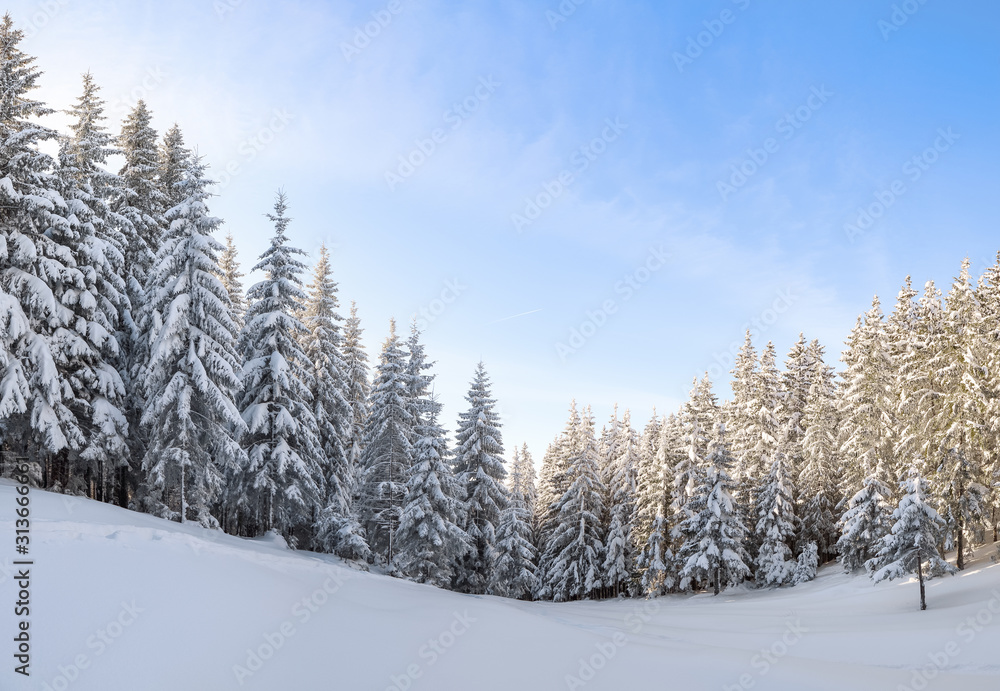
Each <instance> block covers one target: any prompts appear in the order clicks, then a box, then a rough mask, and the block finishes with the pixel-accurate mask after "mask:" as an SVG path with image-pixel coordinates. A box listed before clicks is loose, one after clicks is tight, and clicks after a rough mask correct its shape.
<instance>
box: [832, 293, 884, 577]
mask: <svg viewBox="0 0 1000 691" xmlns="http://www.w3.org/2000/svg"><path fill="white" fill-rule="evenodd" d="M841 360H842V361H843V362H844V363H846V365H847V368H846V370H845V371H844V373H843V375H842V376H843V386H842V387H841V391H840V395H839V396H838V409H839V411H840V420H841V427H840V454H841V456H842V458H843V467H844V469H845V472H844V473H843V479H842V484H841V487H842V488H843V492H844V495H845V496H847V497H850V500H849V503H848V506H847V508H846V511H845V513H844V514H843V516H842V517H841V519H840V523H841V525H842V526H843V527H842V530H841V536H840V538H839V539H838V541H837V546H838V549H839V552H840V558H841V563H842V564H843V566H844V569H845V570H847V571H853V570H854V569H856V568H858V567H860V566H861V565H862V564H864V563H865V562H866V561H867V560H868V559H869V558H870V557H871V556H872V550H873V549H874V546H875V544H876V543H877V541H878V540H880V539H881V538H882V536H884V535H885V534H886V533H887V532H888V531H889V527H890V525H891V520H890V514H891V505H890V503H891V501H892V491H891V489H890V488H889V482H890V481H891V477H892V473H893V466H894V458H895V457H894V454H893V445H894V444H893V430H894V429H897V426H896V420H895V417H894V411H895V410H896V408H897V405H896V402H895V401H894V400H893V398H892V393H891V391H892V383H893V382H892V375H891V373H890V369H889V367H890V363H889V349H888V348H887V344H886V335H885V323H884V321H883V319H882V310H881V307H880V305H879V300H878V297H875V299H874V300H873V301H872V307H871V309H870V310H869V311H868V312H867V313H866V314H865V315H864V316H863V317H858V321H857V323H856V324H855V326H854V329H853V330H852V331H851V334H850V336H849V337H848V339H847V349H846V350H845V351H844V353H843V354H842V356H841Z"/></svg>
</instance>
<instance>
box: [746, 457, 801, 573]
mask: <svg viewBox="0 0 1000 691" xmlns="http://www.w3.org/2000/svg"><path fill="white" fill-rule="evenodd" d="M788 466H789V464H788V457H787V456H785V454H784V453H783V452H781V451H777V452H776V453H775V454H774V456H773V460H772V461H771V469H770V472H769V473H768V475H767V478H766V479H765V480H764V482H763V483H762V484H761V487H760V489H759V490H758V492H757V516H758V520H757V528H756V535H757V544H758V545H759V547H758V550H757V559H756V569H755V576H756V579H757V584H758V585H761V586H763V587H768V588H773V587H776V586H782V585H787V584H789V583H791V582H792V578H793V577H794V574H795V560H794V558H793V554H792V549H791V544H792V541H793V539H794V537H795V503H794V502H795V487H794V484H793V482H792V478H791V474H790V470H791V469H790V468H789V467H788Z"/></svg>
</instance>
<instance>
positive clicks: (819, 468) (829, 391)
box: [798, 340, 841, 561]
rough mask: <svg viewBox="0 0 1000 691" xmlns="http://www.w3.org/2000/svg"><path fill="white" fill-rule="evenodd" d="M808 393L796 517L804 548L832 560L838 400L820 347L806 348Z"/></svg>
mask: <svg viewBox="0 0 1000 691" xmlns="http://www.w3.org/2000/svg"><path fill="white" fill-rule="evenodd" d="M809 350H810V363H811V366H812V368H813V371H812V373H811V374H810V385H809V392H808V393H807V394H806V405H805V410H804V412H803V415H802V420H803V423H802V426H803V428H804V434H803V436H802V468H801V470H800V471H799V476H798V491H799V506H800V510H799V515H800V516H801V518H802V530H801V533H800V535H799V539H800V542H801V543H802V544H803V545H808V544H810V543H813V544H815V545H816V548H817V556H818V559H820V560H821V561H827V560H829V559H831V558H833V556H834V554H835V546H836V542H837V538H838V537H839V535H838V529H837V528H838V526H837V520H838V518H839V514H838V513H837V506H838V505H839V504H840V501H841V496H840V493H839V492H838V489H837V487H838V482H837V480H838V476H839V463H838V456H837V420H838V413H837V399H836V386H835V384H834V373H833V368H832V367H830V366H829V365H827V364H825V363H824V362H823V346H821V345H820V344H819V341H815V340H814V341H812V342H811V343H810V344H809Z"/></svg>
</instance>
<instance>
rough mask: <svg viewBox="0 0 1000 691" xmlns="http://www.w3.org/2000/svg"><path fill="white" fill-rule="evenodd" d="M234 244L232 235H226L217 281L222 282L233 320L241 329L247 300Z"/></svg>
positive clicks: (220, 256)
mask: <svg viewBox="0 0 1000 691" xmlns="http://www.w3.org/2000/svg"><path fill="white" fill-rule="evenodd" d="M237 254H238V253H237V251H236V243H235V242H233V234H232V233H229V234H227V235H226V242H225V247H224V248H223V250H222V254H221V255H219V280H221V281H222V285H223V287H224V288H225V289H226V293H228V294H229V304H231V305H232V306H233V318H235V319H236V323H237V324H238V325H239V327H240V328H241V329H242V328H243V322H244V319H245V317H246V311H247V300H246V293H245V292H244V290H243V280H242V279H243V277H244V275H245V274H243V272H242V271H240V263H239V259H238V258H237Z"/></svg>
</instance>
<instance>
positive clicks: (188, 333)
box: [139, 159, 246, 527]
mask: <svg viewBox="0 0 1000 691" xmlns="http://www.w3.org/2000/svg"><path fill="white" fill-rule="evenodd" d="M204 170H205V166H204V165H202V164H201V163H200V161H198V160H197V159H194V160H191V161H189V162H188V171H187V174H186V176H185V178H183V179H182V180H179V181H177V182H176V183H175V184H176V186H177V188H178V192H179V193H181V194H183V195H184V201H183V202H181V203H180V204H178V205H177V206H175V207H173V208H172V209H170V211H169V212H168V213H167V219H168V220H169V221H170V230H169V231H168V233H167V235H166V236H165V237H164V241H163V244H162V245H161V247H160V250H159V252H158V253H157V258H156V263H155V264H154V265H153V270H152V273H151V274H150V280H149V283H148V291H147V295H148V296H149V298H150V303H149V307H150V314H151V319H150V322H151V324H152V329H151V332H150V346H149V352H150V360H149V363H148V365H147V366H146V368H145V369H144V378H145V379H146V381H147V384H146V387H145V388H146V390H147V391H148V392H149V393H148V397H147V399H146V404H145V407H144V413H143V416H142V420H141V423H142V425H143V426H144V427H145V429H146V430H147V435H146V436H147V438H148V440H149V447H148V450H147V451H146V455H145V457H144V458H143V461H142V467H143V472H144V481H143V484H142V485H141V486H140V488H139V505H140V506H141V507H142V509H143V510H145V511H147V512H148V513H152V514H155V515H158V516H160V517H163V518H170V519H176V520H179V521H180V522H182V523H183V522H184V521H186V520H188V519H189V518H190V519H193V520H195V521H198V522H199V523H201V524H202V525H205V526H212V527H217V526H218V521H217V520H216V518H215V517H214V516H212V515H211V510H212V508H213V506H214V505H215V503H216V501H217V500H218V499H219V498H220V496H221V494H222V490H223V483H224V480H225V479H226V478H229V477H232V476H233V475H234V474H235V472H236V470H237V468H239V466H240V465H241V464H242V463H243V461H244V459H245V456H244V454H243V450H242V449H241V448H240V446H239V444H238V442H237V441H236V439H234V436H233V435H234V433H235V434H237V435H239V434H242V433H243V432H244V431H245V430H246V425H245V424H244V422H243V420H242V419H241V417H240V414H239V410H238V409H237V407H236V404H235V403H234V400H233V399H234V396H235V395H236V393H237V392H238V390H239V387H240V380H239V370H240V365H239V358H238V356H237V353H236V335H237V326H236V322H235V320H234V319H233V315H232V307H231V305H230V303H229V296H228V294H227V293H226V290H225V287H224V286H223V285H222V283H221V282H220V281H219V279H218V270H219V267H218V260H217V257H218V253H219V252H220V251H221V250H222V246H221V245H220V244H219V243H218V241H217V240H215V238H214V237H213V236H212V235H213V233H214V232H215V230H216V229H217V228H218V227H219V225H221V221H220V220H219V219H217V218H213V217H211V216H209V215H208V208H207V206H206V204H205V202H206V200H207V199H208V197H209V194H208V192H207V191H206V190H205V188H206V187H207V186H208V185H210V184H212V183H211V182H210V181H209V180H206V179H205V178H204Z"/></svg>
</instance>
